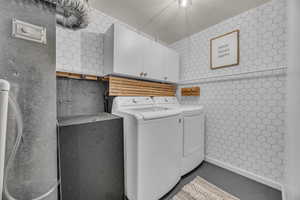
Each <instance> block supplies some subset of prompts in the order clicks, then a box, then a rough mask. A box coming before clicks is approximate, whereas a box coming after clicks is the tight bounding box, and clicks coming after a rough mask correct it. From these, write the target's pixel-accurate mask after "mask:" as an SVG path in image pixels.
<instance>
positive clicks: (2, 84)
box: [0, 79, 9, 91]
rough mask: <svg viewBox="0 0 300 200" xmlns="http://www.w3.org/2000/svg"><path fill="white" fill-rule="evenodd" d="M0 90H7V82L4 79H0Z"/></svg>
mask: <svg viewBox="0 0 300 200" xmlns="http://www.w3.org/2000/svg"><path fill="white" fill-rule="evenodd" d="M0 91H9V83H8V82H7V81H6V80H3V79H0Z"/></svg>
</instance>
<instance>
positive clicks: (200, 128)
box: [183, 115, 204, 157]
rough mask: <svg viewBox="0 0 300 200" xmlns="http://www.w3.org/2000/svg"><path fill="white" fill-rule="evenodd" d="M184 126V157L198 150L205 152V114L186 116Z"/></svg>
mask: <svg viewBox="0 0 300 200" xmlns="http://www.w3.org/2000/svg"><path fill="white" fill-rule="evenodd" d="M183 127H184V128H183V133H184V136H183V154H184V157H186V156H189V155H191V154H192V153H194V152H196V151H201V152H204V116H203V115H194V116H185V117H184V125H183Z"/></svg>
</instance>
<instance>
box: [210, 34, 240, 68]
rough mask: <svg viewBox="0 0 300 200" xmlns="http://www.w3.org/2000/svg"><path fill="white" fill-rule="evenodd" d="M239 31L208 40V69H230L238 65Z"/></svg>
mask: <svg viewBox="0 0 300 200" xmlns="http://www.w3.org/2000/svg"><path fill="white" fill-rule="evenodd" d="M239 37H240V31H239V30H235V31H232V32H230V33H226V34H224V35H221V36H218V37H215V38H213V39H211V40H210V68H211V69H220V68H224V67H232V66H235V65H239V63H240V41H239V40H240V38H239Z"/></svg>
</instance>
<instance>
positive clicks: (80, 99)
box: [57, 78, 105, 117]
mask: <svg viewBox="0 0 300 200" xmlns="http://www.w3.org/2000/svg"><path fill="white" fill-rule="evenodd" d="M104 90H105V89H104V84H103V83H102V82H100V81H87V80H75V79H67V78H57V116H58V117H68V116H76V115H90V114H97V113H99V112H104V96H103V95H104Z"/></svg>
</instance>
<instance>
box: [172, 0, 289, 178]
mask: <svg viewBox="0 0 300 200" xmlns="http://www.w3.org/2000/svg"><path fill="white" fill-rule="evenodd" d="M285 7H286V3H285V0H273V1H271V2H270V3H267V4H265V5H262V6H260V7H258V8H255V9H252V10H249V11H247V12H245V13H243V14H241V15H239V16H236V17H233V18H231V19H229V20H226V21H224V22H222V23H220V24H217V25H215V26H213V27H210V28H208V29H207V30H204V31H202V32H200V33H197V34H195V35H192V36H191V37H190V38H186V39H184V40H181V41H178V42H176V43H175V44H173V45H172V47H173V48H174V49H175V50H177V51H178V52H179V53H180V54H181V59H182V61H181V62H182V63H181V66H182V67H181V83H182V85H180V87H187V86H195V85H198V86H200V87H201V96H200V97H179V98H180V99H181V102H182V103H183V104H201V105H204V106H205V110H206V114H207V116H206V117H207V120H206V156H207V157H209V158H212V159H214V160H217V161H219V162H222V163H225V164H229V165H232V166H234V167H237V168H239V169H242V170H246V171H248V172H250V173H254V174H255V175H258V176H260V177H263V178H265V179H268V180H271V181H273V182H275V183H279V184H280V183H281V181H282V177H283V168H284V167H283V165H284V156H283V154H284V136H285V121H284V118H285V117H284V116H285V93H286V90H285V85H286V55H285V48H286V12H285ZM235 29H240V34H241V35H240V51H241V52H240V54H241V55H240V56H241V61H240V65H239V66H235V67H230V68H224V69H219V70H211V69H210V67H209V41H210V39H211V38H213V37H215V36H218V35H222V34H224V33H227V32H230V31H232V30H235Z"/></svg>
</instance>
